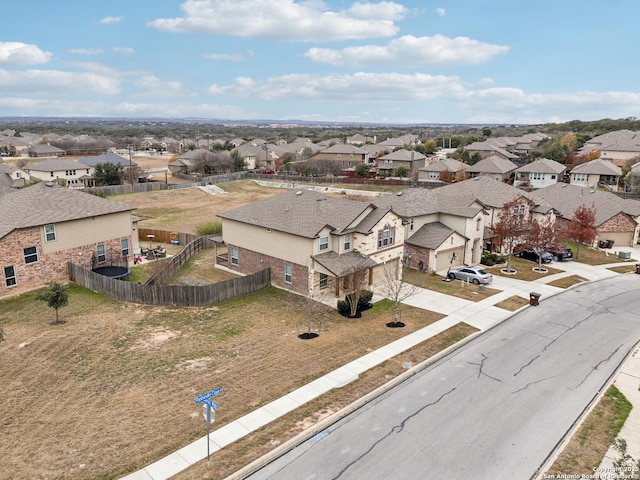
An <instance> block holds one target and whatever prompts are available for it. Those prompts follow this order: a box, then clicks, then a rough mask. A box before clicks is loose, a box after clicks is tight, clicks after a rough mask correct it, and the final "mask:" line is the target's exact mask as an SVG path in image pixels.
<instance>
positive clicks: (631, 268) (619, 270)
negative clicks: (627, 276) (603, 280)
mask: <svg viewBox="0 0 640 480" xmlns="http://www.w3.org/2000/svg"><path fill="white" fill-rule="evenodd" d="M607 270H611V271H612V272H616V273H631V272H635V271H636V264H635V263H633V264H631V265H620V266H619V267H611V268H608V269H607Z"/></svg>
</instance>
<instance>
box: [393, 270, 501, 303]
mask: <svg viewBox="0 0 640 480" xmlns="http://www.w3.org/2000/svg"><path fill="white" fill-rule="evenodd" d="M404 279H405V281H406V282H407V283H411V284H412V285H417V286H418V287H421V288H426V289H428V290H433V291H435V292H440V293H444V294H447V295H453V296H455V297H459V298H464V299H465V300H471V301H473V302H479V301H480V300H484V299H485V298H489V297H491V296H492V295H495V294H496V293H499V292H500V290H496V289H494V288H490V287H487V286H484V287H483V288H484V290H480V286H479V285H474V284H472V283H471V284H467V283H466V282H464V283H463V282H460V280H456V281H451V282H449V281H445V280H444V278H443V277H441V276H440V275H437V274H435V273H423V272H419V271H417V270H412V269H408V270H407V271H406V273H405V274H404ZM463 284H464V286H462V285H463Z"/></svg>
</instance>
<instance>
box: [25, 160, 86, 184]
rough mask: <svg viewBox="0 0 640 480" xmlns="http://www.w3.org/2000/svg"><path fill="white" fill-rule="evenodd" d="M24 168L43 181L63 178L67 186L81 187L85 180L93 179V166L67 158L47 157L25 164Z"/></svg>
mask: <svg viewBox="0 0 640 480" xmlns="http://www.w3.org/2000/svg"><path fill="white" fill-rule="evenodd" d="M24 170H25V171H26V172H27V173H28V174H29V175H30V176H31V177H32V178H38V179H40V180H42V181H43V182H55V181H57V180H65V181H66V182H67V186H69V187H72V188H73V187H76V188H82V187H84V186H85V180H89V179H93V171H94V168H93V167H90V166H88V165H84V164H82V163H80V162H76V161H74V160H69V159H67V158H47V159H45V160H40V161H39V162H35V163H31V164H29V165H27V166H26V167H24Z"/></svg>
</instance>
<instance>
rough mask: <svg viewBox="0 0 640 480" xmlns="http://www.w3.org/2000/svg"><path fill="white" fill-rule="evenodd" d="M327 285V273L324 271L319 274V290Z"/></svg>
mask: <svg viewBox="0 0 640 480" xmlns="http://www.w3.org/2000/svg"><path fill="white" fill-rule="evenodd" d="M328 286H329V275H327V274H326V273H321V274H320V290H322V289H323V288H327V287H328Z"/></svg>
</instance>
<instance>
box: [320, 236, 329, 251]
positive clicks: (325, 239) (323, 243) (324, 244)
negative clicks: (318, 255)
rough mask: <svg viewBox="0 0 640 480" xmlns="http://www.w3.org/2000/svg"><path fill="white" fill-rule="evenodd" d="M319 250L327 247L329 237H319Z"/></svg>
mask: <svg viewBox="0 0 640 480" xmlns="http://www.w3.org/2000/svg"><path fill="white" fill-rule="evenodd" d="M319 245H320V251H322V250H328V249H329V237H320V240H319Z"/></svg>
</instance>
